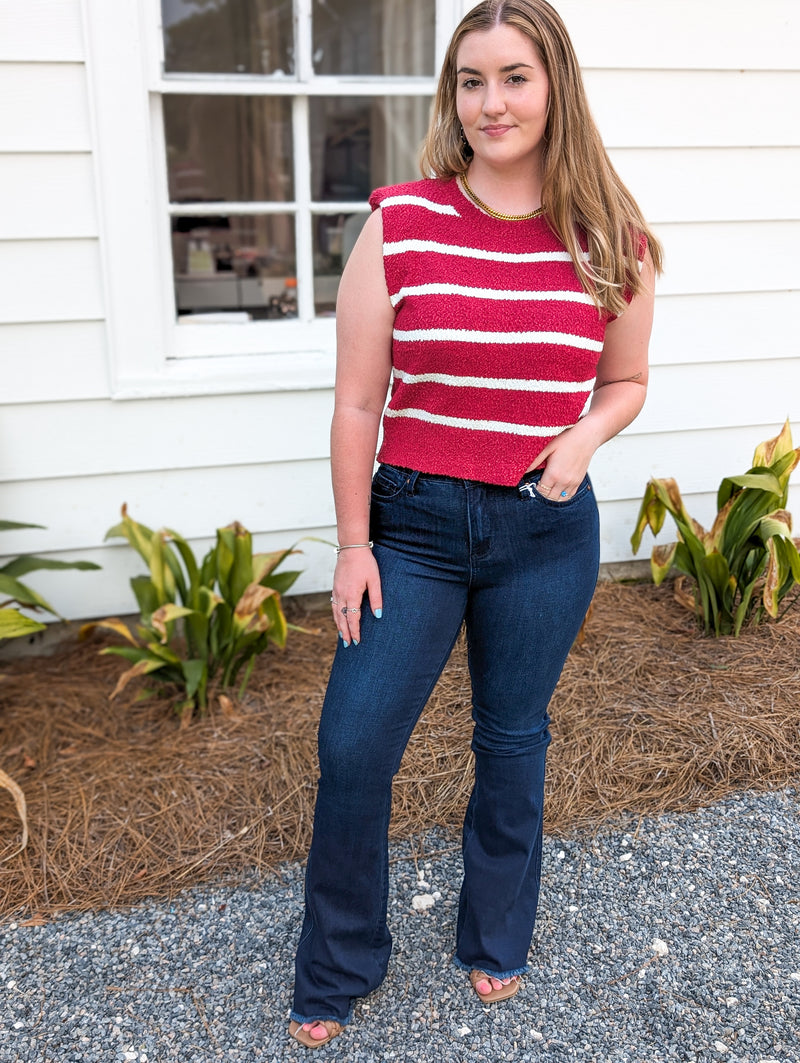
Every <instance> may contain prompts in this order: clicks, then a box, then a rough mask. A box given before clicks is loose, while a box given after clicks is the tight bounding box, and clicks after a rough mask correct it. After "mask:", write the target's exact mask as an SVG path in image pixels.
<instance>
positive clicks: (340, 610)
mask: <svg viewBox="0 0 800 1063" xmlns="http://www.w3.org/2000/svg"><path fill="white" fill-rule="evenodd" d="M365 592H366V597H365ZM362 607H368V608H370V609H372V612H373V614H374V615H375V616H376V617H378V618H380V616H381V614H382V611H383V597H382V594H381V577H380V573H379V572H378V564H377V562H376V561H375V558H374V557H373V556H372V550H370V549H369V548H368V547H362V546H359V547H355V548H354V549H351V550H342V552H341V553H340V554H339V557H338V558H337V561H336V569H335V571H334V573H333V591H332V593H331V609H333V619H334V622H335V623H336V627H337V629H338V631H339V634H340V636H341V638H342V642H343V643H344V645H345V646H349V645H350V643H351V642H352V643H353V645H354V646H357V645H358V644H359V642H361V609H362Z"/></svg>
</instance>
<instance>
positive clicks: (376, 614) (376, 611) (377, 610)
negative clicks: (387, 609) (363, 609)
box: [375, 609, 383, 620]
mask: <svg viewBox="0 0 800 1063" xmlns="http://www.w3.org/2000/svg"><path fill="white" fill-rule="evenodd" d="M375 616H376V617H377V618H378V620H380V618H381V617H382V616H383V609H376V610H375Z"/></svg>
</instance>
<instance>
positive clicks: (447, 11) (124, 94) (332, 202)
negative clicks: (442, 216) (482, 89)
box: [84, 0, 463, 396]
mask: <svg viewBox="0 0 800 1063" xmlns="http://www.w3.org/2000/svg"><path fill="white" fill-rule="evenodd" d="M84 3H85V7H86V9H87V28H88V30H89V39H90V60H91V69H90V73H91V76H92V86H93V95H94V102H95V110H96V116H97V149H98V158H99V167H98V170H99V177H100V183H101V198H102V200H103V207H104V210H103V215H104V225H103V233H104V237H105V247H104V251H105V257H106V261H105V271H106V273H107V287H108V290H109V304H110V305H109V324H110V333H111V343H112V365H113V378H114V384H115V387H114V392H115V394H117V395H120V396H123V395H126V394H133V395H137V394H159V393H175V392H178V393H179V392H181V391H183V392H186V391H187V390H192V389H193V388H194V390H200V391H205V390H208V391H213V390H215V389H217V390H225V389H226V388H227V389H231V388H239V387H244V386H276V387H289V386H298V387H310V386H317V387H319V386H328V385H329V383H330V380H331V379H332V361H333V359H332V354H333V344H334V339H333V321H332V318H333V313H334V307H335V301H336V292H337V288H338V282H339V277H340V275H341V270H342V268H343V265H344V263H345V262H346V260H347V256H348V254H349V252H350V250H351V249H352V246H353V243H354V241H355V239H356V237H357V235H358V233H359V231H360V228H361V226H362V225H363V222H364V220H365V219H366V217H367V216H368V209H369V208H368V204H367V197H368V195H369V192H370V190H371V189H372V188H373V187H376V186H379V185H383V184H392V183H395V182H398V181H404V180H414V179H415V178H416V177H417V176H418V166H417V156H418V149H419V144H420V141H421V139H422V137H423V136H424V132H425V129H426V127H427V122H428V114H429V108H430V101H431V97H432V94H433V91H434V88H435V72H436V68H437V64H438V63H439V61H440V57H441V52H442V46H443V42H446V40H447V39H448V37H449V34H450V32H451V30H452V27H453V25H454V24H455V22H456V21H457V18H458V17H459V16H460V14H461V8H462V6H463V5H462V4H461V2H460V0H438V2H436V0H115V3H114V4H113V5H109V4H107V3H105V2H104V0H84ZM126 33H128V34H130V36H126ZM120 39H123V40H126V41H128V42H133V41H137V40H139V41H141V43H142V47H141V50H140V54H139V55H138V56H137V55H136V54H135V49H134V48H133V47H132V44H130V43H129V44H128V45H127V46H126V47H125V48H120V47H119V41H120ZM137 59H138V62H137ZM120 111H121V112H122V113H121V114H120ZM131 119H133V120H131ZM145 333H146V334H147V335H145ZM137 335H138V336H139V341H138V342H137V341H136V336H137ZM223 363H224V364H223ZM309 374H310V375H309ZM246 381H249V384H248V383H246ZM170 382H172V383H170Z"/></svg>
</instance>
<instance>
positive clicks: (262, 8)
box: [161, 0, 294, 74]
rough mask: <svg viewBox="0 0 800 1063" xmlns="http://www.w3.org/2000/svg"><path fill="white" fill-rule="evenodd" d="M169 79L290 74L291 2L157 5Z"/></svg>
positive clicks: (212, 0)
mask: <svg viewBox="0 0 800 1063" xmlns="http://www.w3.org/2000/svg"><path fill="white" fill-rule="evenodd" d="M161 16H162V22H163V34H164V69H165V71H166V72H167V73H197V74H281V73H283V74H293V73H294V41H293V35H292V23H293V12H292V0H161Z"/></svg>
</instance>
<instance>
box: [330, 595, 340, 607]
mask: <svg viewBox="0 0 800 1063" xmlns="http://www.w3.org/2000/svg"><path fill="white" fill-rule="evenodd" d="M331 604H332V605H338V604H339V603H338V602H337V601H336V599H335V598H334V597H333V595H331Z"/></svg>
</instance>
